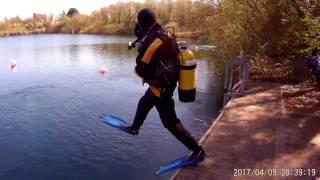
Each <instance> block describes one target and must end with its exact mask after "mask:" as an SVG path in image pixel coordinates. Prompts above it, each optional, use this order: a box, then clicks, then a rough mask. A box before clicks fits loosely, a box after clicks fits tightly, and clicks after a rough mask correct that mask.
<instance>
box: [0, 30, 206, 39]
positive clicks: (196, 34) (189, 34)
mask: <svg viewBox="0 0 320 180" xmlns="http://www.w3.org/2000/svg"><path fill="white" fill-rule="evenodd" d="M36 34H71V33H61V32H48V31H46V30H37V31H23V32H0V37H12V36H25V35H36ZM76 34H79V35H81V34H86V35H133V34H128V33H76ZM176 36H177V37H178V38H186V39H198V40H205V39H206V36H205V34H204V33H203V32H177V33H176Z"/></svg>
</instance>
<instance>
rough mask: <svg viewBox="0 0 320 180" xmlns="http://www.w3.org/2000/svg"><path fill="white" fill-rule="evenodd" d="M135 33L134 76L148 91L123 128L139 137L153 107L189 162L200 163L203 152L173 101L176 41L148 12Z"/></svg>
mask: <svg viewBox="0 0 320 180" xmlns="http://www.w3.org/2000/svg"><path fill="white" fill-rule="evenodd" d="M134 33H135V35H136V36H137V38H138V39H137V40H136V41H135V42H134V44H137V48H138V56H137V58H136V67H135V73H136V74H137V75H138V76H139V77H140V78H142V81H143V83H147V84H148V85H149V88H148V89H147V91H146V92H145V94H144V96H142V98H141V99H140V101H139V103H138V107H137V111H136V115H135V118H134V121H133V123H132V124H131V125H129V126H126V129H127V131H128V132H129V133H130V134H132V135H138V134H139V129H140V127H141V126H142V124H143V122H144V120H145V119H146V117H147V114H148V113H149V111H150V110H151V109H152V108H153V107H154V106H155V107H156V109H157V111H158V112H159V115H160V119H161V121H162V123H163V125H164V127H165V128H167V129H168V130H169V131H170V133H172V134H173V135H174V136H175V137H176V138H177V139H178V140H179V141H180V142H182V143H183V144H184V145H185V146H186V147H187V148H188V149H190V150H191V151H192V152H193V153H192V154H191V156H190V157H189V159H198V160H200V161H202V160H203V159H204V157H205V151H204V149H203V148H202V147H201V146H200V145H199V144H198V143H197V141H196V140H195V139H194V138H193V137H192V136H191V135H190V133H189V132H188V131H187V130H186V129H185V128H184V127H183V125H182V123H181V121H180V120H179V119H178V118H177V115H176V112H175V108H174V100H173V99H172V96H173V92H174V90H175V88H176V85H177V82H178V80H179V58H178V53H179V47H178V44H177V42H176V40H175V38H174V37H170V36H169V35H168V34H166V33H165V31H164V29H163V28H162V27H161V25H160V24H159V23H158V22H157V21H156V16H155V14H154V12H153V11H152V10H150V9H149V8H144V9H142V10H141V11H139V13H138V14H137V22H136V23H135V27H134Z"/></svg>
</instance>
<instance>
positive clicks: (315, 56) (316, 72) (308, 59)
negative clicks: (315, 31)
mask: <svg viewBox="0 0 320 180" xmlns="http://www.w3.org/2000/svg"><path fill="white" fill-rule="evenodd" d="M304 62H305V64H306V65H307V67H308V69H309V76H311V77H312V76H313V78H314V79H315V80H317V81H319V82H320V52H319V50H318V49H317V48H315V49H313V50H312V53H311V54H309V55H307V56H305V58H304Z"/></svg>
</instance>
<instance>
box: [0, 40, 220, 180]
mask: <svg viewBox="0 0 320 180" xmlns="http://www.w3.org/2000/svg"><path fill="white" fill-rule="evenodd" d="M129 40H132V38H131V37H120V36H89V35H33V36H20V37H6V38H1V39H0V79H1V80H0V98H1V101H0V147H1V148H0V154H1V158H0V179H19V180H20V179H23V180H27V179H32V180H35V179H41V180H42V179H66V180H71V179H84V180H87V179H168V177H169V176H170V175H171V174H170V173H169V174H166V175H164V176H160V177H155V176H154V175H153V173H154V172H155V170H157V169H158V167H159V166H160V165H162V164H164V163H166V162H168V161H170V160H172V159H175V158H177V157H178V156H181V155H184V154H186V153H187V152H188V151H187V149H186V148H185V147H183V146H182V145H181V144H180V143H179V142H178V141H177V140H176V139H174V138H173V136H172V135H171V134H169V133H168V131H167V130H166V129H165V128H164V127H163V126H162V124H161V121H160V119H159V116H158V113H157V112H156V111H155V110H154V109H153V110H152V111H151V112H150V114H149V115H148V117H147V120H146V121H145V123H144V126H143V127H142V129H141V133H140V135H139V136H133V137H132V136H128V135H126V134H125V133H122V132H119V131H117V130H115V129H112V128H110V127H107V126H105V125H104V124H102V123H101V122H100V121H99V120H98V118H97V116H98V115H99V114H101V113H110V114H114V115H117V116H120V117H122V118H124V119H127V120H128V121H130V122H131V120H132V118H133V116H134V113H135V110H136V105H137V102H138V100H139V99H140V97H141V96H142V95H143V94H144V91H145V89H146V88H147V86H146V85H145V86H141V81H140V80H139V78H137V77H136V76H135V75H134V74H133V67H134V63H135V56H136V52H135V50H133V51H128V50H127V42H128V41H129ZM12 59H15V60H16V61H17V71H16V72H12V71H11V69H10V62H11V60H12ZM101 67H106V68H107V69H108V72H107V74H106V75H104V76H102V75H101V74H99V69H100V68H101ZM215 68H216V67H215V63H214V61H213V60H210V59H198V70H197V72H198V77H197V79H198V84H197V85H198V90H199V91H198V92H197V101H196V102H194V103H187V104H186V103H181V102H179V101H178V100H177V94H175V97H174V98H175V100H176V110H177V114H178V116H179V117H180V119H182V121H183V123H184V125H185V126H186V127H187V128H188V129H189V130H190V131H191V132H192V134H194V135H195V137H196V138H197V139H199V138H200V137H201V135H202V134H203V133H204V132H205V130H206V128H207V127H208V125H209V123H210V121H211V120H212V119H213V118H214V117H216V116H217V112H218V110H219V107H220V104H221V97H222V87H221V84H222V82H221V75H219V74H216V73H214V71H215Z"/></svg>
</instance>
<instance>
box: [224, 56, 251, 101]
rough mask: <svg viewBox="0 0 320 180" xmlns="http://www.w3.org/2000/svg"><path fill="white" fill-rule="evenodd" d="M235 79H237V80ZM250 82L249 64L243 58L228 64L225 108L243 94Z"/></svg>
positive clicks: (225, 84) (225, 83) (232, 60)
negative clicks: (236, 96) (234, 98)
mask: <svg viewBox="0 0 320 180" xmlns="http://www.w3.org/2000/svg"><path fill="white" fill-rule="evenodd" d="M237 72H238V78H237V76H235V73H237ZM235 78H237V80H236V79H235ZM248 80H249V64H248V62H247V60H246V59H245V58H243V56H242V57H241V56H240V57H237V58H235V59H231V60H230V61H228V62H227V63H226V68H225V79H224V98H223V106H225V105H226V104H227V103H228V102H229V100H230V99H232V98H233V97H234V96H235V95H236V94H239V93H241V92H242V91H243V90H244V89H245V85H246V83H247V81H248Z"/></svg>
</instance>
